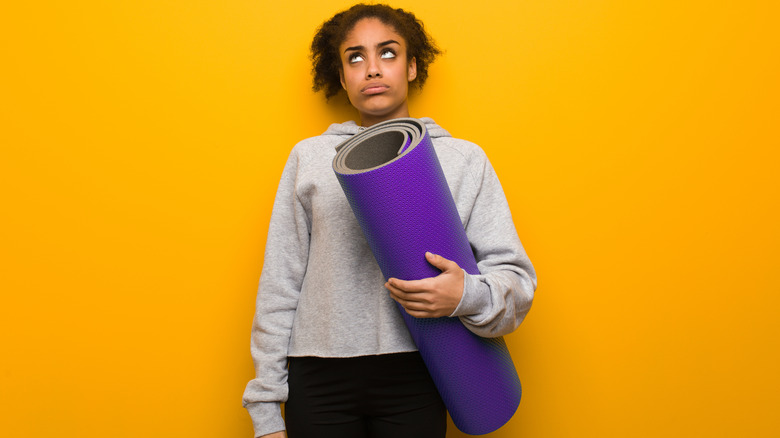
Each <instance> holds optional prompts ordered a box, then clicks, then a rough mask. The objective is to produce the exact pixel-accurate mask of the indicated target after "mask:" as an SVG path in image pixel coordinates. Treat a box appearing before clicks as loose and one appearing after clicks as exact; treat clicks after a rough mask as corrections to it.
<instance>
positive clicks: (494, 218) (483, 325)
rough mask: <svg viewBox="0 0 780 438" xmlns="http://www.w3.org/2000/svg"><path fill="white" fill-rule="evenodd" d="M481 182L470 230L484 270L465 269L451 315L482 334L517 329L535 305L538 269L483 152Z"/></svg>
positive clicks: (477, 175)
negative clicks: (532, 263)
mask: <svg viewBox="0 0 780 438" xmlns="http://www.w3.org/2000/svg"><path fill="white" fill-rule="evenodd" d="M472 163H473V166H474V167H472V172H473V173H472V175H473V177H474V182H475V184H476V185H477V186H478V187H477V194H476V198H475V200H474V204H473V207H472V211H471V214H470V215H469V219H468V222H467V224H466V235H467V236H468V239H469V242H470V243H471V246H472V249H473V251H474V255H475V257H476V259H477V266H478V268H479V272H480V275H470V274H468V273H467V274H466V276H465V279H464V287H463V296H462V298H461V301H460V303H459V304H458V307H457V308H456V309H455V311H454V312H453V313H452V315H451V316H457V317H459V318H460V320H461V321H462V322H463V324H464V325H465V326H466V327H467V328H468V329H469V330H471V331H472V332H474V333H476V334H477V335H479V336H482V337H497V336H503V335H506V334H508V333H511V332H512V331H514V330H515V329H516V328H517V327H518V326H519V325H520V323H521V322H523V319H524V318H525V316H526V314H527V313H528V311H529V310H530V308H531V303H532V301H533V298H534V291H535V290H536V273H535V271H534V268H533V266H532V265H531V261H530V260H529V259H528V256H527V255H526V253H525V250H524V249H523V245H522V244H521V243H520V238H519V237H518V235H517V231H516V230H515V226H514V222H513V221H512V214H511V212H510V210H509V205H508V204H507V201H506V196H505V195H504V191H503V189H502V188H501V183H500V182H499V181H498V177H497V176H496V173H495V171H494V169H493V166H492V165H491V164H490V161H488V159H487V157H486V156H484V153H482V159H481V160H473V161H472Z"/></svg>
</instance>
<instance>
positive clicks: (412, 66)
mask: <svg viewBox="0 0 780 438" xmlns="http://www.w3.org/2000/svg"><path fill="white" fill-rule="evenodd" d="M415 79H417V58H412V59H410V60H409V68H408V72H407V74H406V80H407V81H409V82H412V81H413V80H415Z"/></svg>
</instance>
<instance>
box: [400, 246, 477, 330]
mask: <svg viewBox="0 0 780 438" xmlns="http://www.w3.org/2000/svg"><path fill="white" fill-rule="evenodd" d="M425 259H426V260H428V263H430V264H431V265H433V266H435V267H436V268H438V269H440V270H441V274H439V275H437V276H436V277H429V278H423V279H422V280H410V281H406V280H399V279H397V278H391V279H390V280H388V281H387V283H385V287H386V288H387V289H388V290H389V291H390V297H391V298H392V299H394V300H396V301H397V302H398V303H399V304H400V305H401V306H403V308H404V309H406V311H407V312H408V313H409V314H410V315H412V316H414V317H415V318H438V317H440V316H450V315H452V312H454V311H455V308H456V307H458V304H459V303H460V299H461V297H462V296H463V278H464V274H463V270H462V269H460V266H458V264H457V263H455V262H453V261H452V260H447V259H445V258H444V257H442V256H440V255H436V254H431V253H430V252H426V253H425Z"/></svg>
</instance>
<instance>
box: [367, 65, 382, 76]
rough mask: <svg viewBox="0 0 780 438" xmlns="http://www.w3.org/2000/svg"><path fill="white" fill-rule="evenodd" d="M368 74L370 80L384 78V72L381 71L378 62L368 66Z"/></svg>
mask: <svg viewBox="0 0 780 438" xmlns="http://www.w3.org/2000/svg"><path fill="white" fill-rule="evenodd" d="M366 73H367V74H366V76H367V77H368V79H376V78H379V77H381V76H382V72H381V71H380V69H379V64H378V63H376V62H371V63H370V64H369V65H368V71H367V72H366Z"/></svg>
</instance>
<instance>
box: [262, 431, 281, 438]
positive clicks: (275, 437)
mask: <svg viewBox="0 0 780 438" xmlns="http://www.w3.org/2000/svg"><path fill="white" fill-rule="evenodd" d="M260 438H287V435H286V434H285V433H284V431H281V432H274V433H269V434H268V435H263V436H261V437H260Z"/></svg>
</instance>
